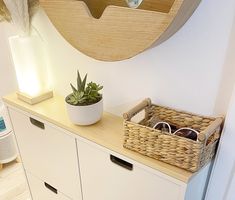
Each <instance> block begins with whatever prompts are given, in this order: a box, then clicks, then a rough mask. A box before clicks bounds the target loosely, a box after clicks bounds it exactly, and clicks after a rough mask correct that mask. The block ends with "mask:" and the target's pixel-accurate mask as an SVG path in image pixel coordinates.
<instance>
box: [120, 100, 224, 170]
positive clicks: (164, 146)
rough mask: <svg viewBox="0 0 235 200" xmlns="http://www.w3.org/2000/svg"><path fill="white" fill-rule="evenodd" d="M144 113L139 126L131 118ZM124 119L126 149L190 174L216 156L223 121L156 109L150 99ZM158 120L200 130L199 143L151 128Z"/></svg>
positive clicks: (169, 109) (172, 110)
mask: <svg viewBox="0 0 235 200" xmlns="http://www.w3.org/2000/svg"><path fill="white" fill-rule="evenodd" d="M142 110H145V118H144V119H143V120H141V121H140V122H139V123H134V122H132V121H131V119H132V117H134V116H135V115H136V114H137V113H139V112H140V111H142ZM123 117H124V119H125V120H124V145H123V146H124V147H125V148H127V149H130V150H133V151H136V152H138V153H141V154H143V155H146V156H149V157H151V158H154V159H157V160H160V161H163V162H166V163H169V164H171V165H175V166H177V167H180V168H183V169H186V170H188V171H191V172H195V171H198V170H199V169H200V168H202V167H203V166H204V165H205V164H207V163H208V162H209V161H210V160H211V159H212V157H213V156H214V155H215V152H216V146H217V143H218V141H219V138H220V133H221V126H222V122H223V118H222V117H218V118H212V117H205V116H199V115H196V114H192V113H187V112H184V111H178V110H175V109H171V108H168V107H162V106H158V105H154V104H151V100H150V99H146V100H144V101H143V102H142V103H140V104H139V105H137V106H136V107H135V108H133V109H132V110H130V111H129V112H127V113H125V114H123ZM155 119H158V120H159V119H160V120H161V121H165V122H168V123H170V124H172V125H174V126H176V127H177V128H182V127H188V128H192V129H195V130H197V131H198V132H199V135H198V141H194V140H191V139H188V138H184V137H180V136H177V135H173V134H170V133H169V134H168V133H163V132H161V131H160V130H156V129H153V128H151V127H153V125H154V120H155Z"/></svg>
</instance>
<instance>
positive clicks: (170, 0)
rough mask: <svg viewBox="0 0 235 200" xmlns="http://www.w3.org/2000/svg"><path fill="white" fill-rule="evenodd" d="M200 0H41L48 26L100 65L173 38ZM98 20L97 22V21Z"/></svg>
mask: <svg viewBox="0 0 235 200" xmlns="http://www.w3.org/2000/svg"><path fill="white" fill-rule="evenodd" d="M200 1H201V0H175V1H174V0H167V1H164V0H144V1H143V3H142V4H141V5H140V7H139V9H131V8H127V7H126V5H125V1H124V0H123V1H121V0H101V1H100V0H99V1H98V0H95V1H91V0H83V1H73V0H40V3H41V5H42V7H43V8H44V10H45V11H46V13H47V15H48V17H49V18H50V20H51V22H52V23H53V24H54V26H55V27H56V28H57V30H58V31H59V32H60V34H61V35H62V36H63V37H64V38H65V39H66V40H67V41H68V42H69V43H70V44H71V45H72V46H74V47H75V48H76V49H78V50H79V51H81V52H83V53H84V54H86V55H88V56H90V57H93V58H95V59H98V60H103V61H117V60H124V59H128V58H131V57H133V56H135V55H137V54H139V53H140V52H143V51H144V50H146V49H148V48H150V47H152V46H155V45H157V44H160V43H161V42H163V41H165V40H166V39H168V38H169V37H170V36H171V35H173V34H174V33H175V32H176V31H177V30H178V29H179V28H180V27H181V26H182V25H183V24H184V23H185V22H186V21H187V19H188V18H189V17H190V16H191V15H192V13H193V12H194V10H195V9H196V7H197V6H198V4H199V3H200ZM97 18H99V19H97Z"/></svg>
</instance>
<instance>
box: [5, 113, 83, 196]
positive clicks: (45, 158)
mask: <svg viewBox="0 0 235 200" xmlns="http://www.w3.org/2000/svg"><path fill="white" fill-rule="evenodd" d="M9 112H10V117H11V120H12V124H13V127H14V131H15V134H16V139H17V143H18V146H19V150H20V154H21V157H22V161H23V164H24V167H25V169H26V170H27V171H29V172H31V173H32V174H34V175H35V176H37V177H39V178H40V179H42V180H45V181H46V182H49V183H51V184H52V185H54V186H55V187H56V188H58V189H59V190H60V191H61V192H63V193H64V194H66V195H68V196H70V197H72V198H74V199H78V200H79V199H81V190H80V177H79V169H78V159H77V152H76V140H75V138H72V137H71V136H69V135H66V134H65V133H63V132H61V131H58V130H57V129H55V128H52V127H51V126H49V125H47V124H44V123H43V122H42V121H41V120H38V119H35V118H34V117H31V118H30V117H29V116H26V115H24V114H22V113H19V112H17V111H15V110H13V109H9Z"/></svg>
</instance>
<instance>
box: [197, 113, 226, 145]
mask: <svg viewBox="0 0 235 200" xmlns="http://www.w3.org/2000/svg"><path fill="white" fill-rule="evenodd" d="M222 123H223V118H221V117H219V118H217V119H216V120H215V121H214V122H213V123H212V124H210V125H209V126H208V127H207V128H206V129H205V130H204V131H203V132H201V133H200V134H199V135H198V140H199V141H200V142H204V143H206V142H207V140H208V139H209V137H210V136H211V135H212V134H214V133H215V130H216V129H217V128H218V127H219V126H221V124H222Z"/></svg>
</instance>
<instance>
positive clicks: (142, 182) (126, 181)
mask: <svg viewBox="0 0 235 200" xmlns="http://www.w3.org/2000/svg"><path fill="white" fill-rule="evenodd" d="M78 153H79V161H80V168H81V178H82V187H83V197H84V200H122V199H123V200H125V199H129V200H144V199H146V200H178V199H179V197H180V195H181V193H180V192H181V187H180V186H179V185H177V184H175V183H172V182H170V181H168V180H165V179H163V178H160V177H158V176H156V175H153V174H151V173H149V172H147V171H145V170H143V169H140V168H138V167H136V166H135V165H134V166H133V170H127V169H125V168H123V167H121V166H119V165H117V164H115V163H113V162H111V161H110V154H108V153H105V152H102V151H99V150H97V148H94V147H92V146H90V145H88V144H86V143H84V142H81V141H78Z"/></svg>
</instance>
